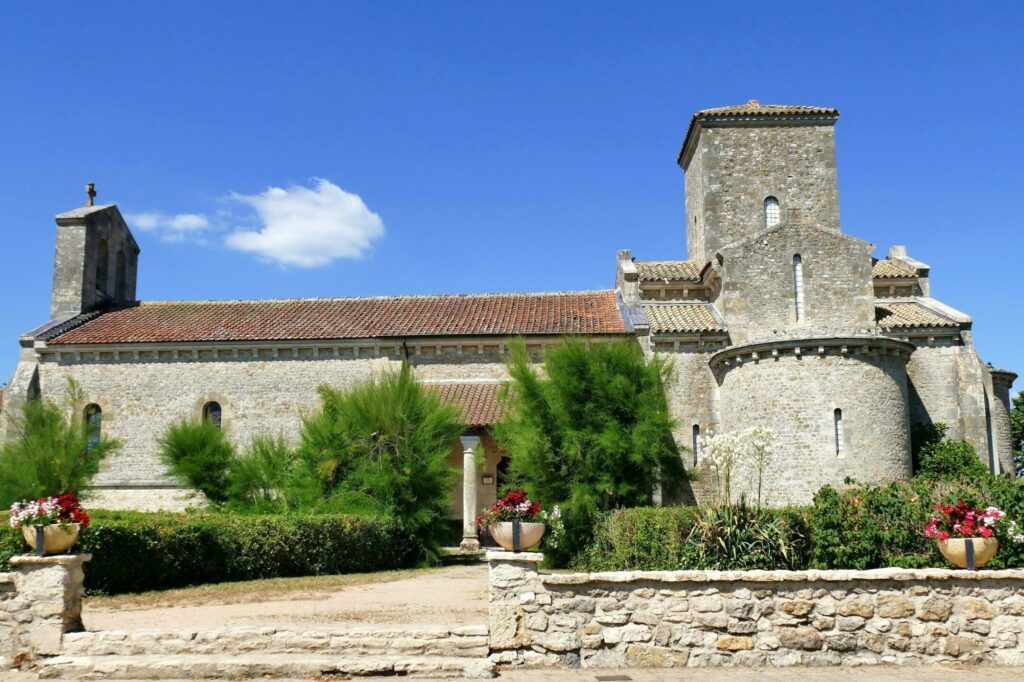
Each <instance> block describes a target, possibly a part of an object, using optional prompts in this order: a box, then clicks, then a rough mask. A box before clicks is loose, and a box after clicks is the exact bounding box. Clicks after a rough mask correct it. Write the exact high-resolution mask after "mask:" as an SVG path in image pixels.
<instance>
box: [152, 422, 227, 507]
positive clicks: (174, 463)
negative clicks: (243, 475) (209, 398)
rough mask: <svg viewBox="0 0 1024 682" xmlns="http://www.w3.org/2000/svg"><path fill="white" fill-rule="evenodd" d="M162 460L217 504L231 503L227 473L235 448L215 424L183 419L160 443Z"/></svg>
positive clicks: (177, 474) (170, 428) (172, 426)
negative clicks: (229, 501)
mask: <svg viewBox="0 0 1024 682" xmlns="http://www.w3.org/2000/svg"><path fill="white" fill-rule="evenodd" d="M158 444H159V446H160V458H161V459H162V460H163V461H164V463H165V464H167V466H168V468H169V469H170V470H171V473H173V474H174V475H175V476H177V477H178V478H180V479H182V480H183V481H186V482H187V483H188V484H189V485H191V486H192V487H193V488H198V489H199V490H200V491H202V493H203V494H204V495H206V497H207V498H208V499H209V500H210V501H211V502H215V503H218V504H220V503H223V502H226V501H227V500H228V470H229V469H230V467H231V464H232V462H233V461H234V459H235V446H234V445H232V443H231V441H230V440H229V439H228V437H227V434H226V433H224V431H223V430H221V428H220V427H219V426H217V425H216V424H214V423H213V422H212V421H209V420H206V419H202V420H198V421H196V420H194V419H181V420H179V421H177V422H175V423H173V424H171V425H170V426H169V427H168V428H167V430H166V431H164V433H163V435H161V436H160V438H159V440H158Z"/></svg>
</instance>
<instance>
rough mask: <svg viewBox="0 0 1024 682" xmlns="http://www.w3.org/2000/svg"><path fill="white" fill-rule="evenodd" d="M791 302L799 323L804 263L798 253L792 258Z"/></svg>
mask: <svg viewBox="0 0 1024 682" xmlns="http://www.w3.org/2000/svg"><path fill="white" fill-rule="evenodd" d="M793 302H794V304H795V307H796V321H797V322H799V321H800V320H802V319H804V261H803V259H802V258H800V254H799V253H798V254H796V255H795V256H793Z"/></svg>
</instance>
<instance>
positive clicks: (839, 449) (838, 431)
mask: <svg viewBox="0 0 1024 682" xmlns="http://www.w3.org/2000/svg"><path fill="white" fill-rule="evenodd" d="M832 419H833V421H834V426H835V436H836V457H842V456H843V411H842V410H840V409H839V408H838V407H837V408H836V409H835V412H833V413H832Z"/></svg>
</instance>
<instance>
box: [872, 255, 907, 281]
mask: <svg viewBox="0 0 1024 682" xmlns="http://www.w3.org/2000/svg"><path fill="white" fill-rule="evenodd" d="M871 276H872V277H874V278H875V279H899V278H906V277H916V276H917V271H916V270H912V269H911V268H910V267H908V266H906V265H904V264H903V263H900V262H898V261H894V260H890V259H888V258H880V259H879V260H877V261H875V264H874V266H872V268H871Z"/></svg>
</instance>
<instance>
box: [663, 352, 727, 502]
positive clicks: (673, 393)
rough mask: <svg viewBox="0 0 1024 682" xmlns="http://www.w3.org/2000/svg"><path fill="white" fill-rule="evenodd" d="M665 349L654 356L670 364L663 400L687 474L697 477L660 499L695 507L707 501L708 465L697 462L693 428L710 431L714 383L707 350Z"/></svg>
mask: <svg viewBox="0 0 1024 682" xmlns="http://www.w3.org/2000/svg"><path fill="white" fill-rule="evenodd" d="M666 346H669V344H660V345H659V346H658V347H657V350H656V351H655V354H656V355H657V356H658V357H660V358H663V359H665V360H667V361H669V362H671V363H672V381H671V382H670V383H669V384H668V386H667V387H666V398H667V400H668V407H669V411H670V412H671V414H672V418H673V419H675V420H676V427H675V429H674V431H673V436H674V438H675V441H676V443H677V444H678V446H679V450H680V455H681V456H682V458H683V465H684V466H685V467H686V469H687V470H688V471H691V472H695V473H697V477H696V480H694V481H692V482H689V483H687V484H686V485H684V486H683V487H682V489H680V490H673V491H670V490H665V491H663V493H664V497H663V499H664V501H665V502H666V503H671V502H678V503H683V504H694V503H696V502H700V501H703V500H705V499H707V497H708V496H709V492H708V490H707V488H708V485H709V480H710V477H709V476H708V475H707V463H706V462H700V461H698V458H697V456H698V455H699V446H698V447H697V448H696V452H695V448H694V427H695V426H696V427H698V428H699V434H700V436H706V435H707V434H708V433H709V432H710V431H711V430H712V422H713V402H712V396H713V394H714V391H715V389H716V388H717V382H716V381H715V377H714V375H713V374H712V373H711V369H710V368H709V367H708V358H709V357H710V356H711V351H710V350H705V349H701V348H698V347H697V346H696V345H695V344H691V345H687V346H683V347H682V348H680V350H666V349H664V348H665V347H666Z"/></svg>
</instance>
